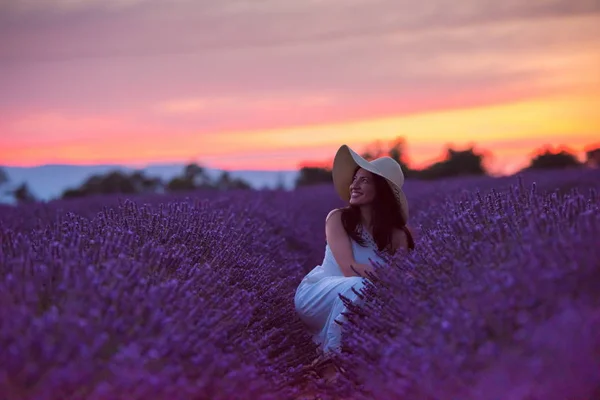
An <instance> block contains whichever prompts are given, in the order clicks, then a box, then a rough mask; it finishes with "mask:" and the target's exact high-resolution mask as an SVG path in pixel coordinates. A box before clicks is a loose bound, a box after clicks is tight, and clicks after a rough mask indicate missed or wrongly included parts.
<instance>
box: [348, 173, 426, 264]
mask: <svg viewBox="0 0 600 400" xmlns="http://www.w3.org/2000/svg"><path fill="white" fill-rule="evenodd" d="M356 171H358V168H357V169H356V170H355V171H354V174H355V175H356ZM373 178H374V183H375V199H374V200H373V205H372V214H371V218H372V223H373V239H374V240H375V244H376V245H377V248H378V249H379V251H387V252H388V253H390V252H391V248H392V238H393V233H394V229H395V228H397V229H402V230H403V231H404V232H405V233H406V236H407V238H408V248H409V249H411V250H412V249H414V248H415V241H414V238H413V236H412V233H411V232H410V230H409V229H408V227H407V226H406V221H405V220H404V218H402V214H401V213H400V210H399V208H398V203H397V202H396V197H395V196H394V192H392V188H391V187H390V185H389V184H388V183H387V180H386V179H385V178H383V177H381V176H379V175H376V174H373ZM341 217H342V224H343V226H344V229H345V230H346V232H347V233H348V235H349V236H350V238H352V239H353V240H354V241H356V242H357V243H358V244H360V245H361V246H364V245H365V241H364V240H363V238H362V237H361V235H360V208H359V207H358V206H354V205H349V206H347V207H344V208H343V209H342V215H341Z"/></svg>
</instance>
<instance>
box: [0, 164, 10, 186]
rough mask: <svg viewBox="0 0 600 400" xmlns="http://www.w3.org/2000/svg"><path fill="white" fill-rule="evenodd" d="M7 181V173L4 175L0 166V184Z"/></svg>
mask: <svg viewBox="0 0 600 400" xmlns="http://www.w3.org/2000/svg"><path fill="white" fill-rule="evenodd" d="M7 182H8V175H6V172H5V171H4V169H2V168H0V186H2V185H4V184H5V183H7Z"/></svg>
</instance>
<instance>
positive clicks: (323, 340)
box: [294, 230, 384, 353]
mask: <svg viewBox="0 0 600 400" xmlns="http://www.w3.org/2000/svg"><path fill="white" fill-rule="evenodd" d="M362 232H363V234H362V235H363V238H364V239H366V240H365V241H366V244H365V246H366V247H363V246H361V245H360V244H358V243H357V242H356V241H354V240H352V239H350V241H351V244H352V251H353V253H354V259H355V260H356V262H357V263H361V264H369V263H370V261H369V259H371V260H373V261H374V262H379V263H384V260H383V259H382V258H381V257H379V256H378V255H377V254H376V252H375V250H376V247H375V244H374V241H373V238H372V237H371V235H369V234H368V233H367V231H365V230H362ZM364 279H365V278H362V277H360V276H349V277H347V276H344V274H343V273H342V270H341V269H340V266H339V265H338V263H337V262H336V260H335V258H334V256H333V253H332V252H331V249H330V248H329V244H326V246H325V257H324V258H323V262H322V263H321V265H317V266H316V267H315V268H313V269H312V270H311V271H310V272H309V273H308V274H307V275H306V276H305V277H304V278H303V279H302V281H301V282H300V285H298V288H297V289H296V295H295V296H294V305H295V307H296V312H297V313H298V315H299V317H300V319H301V320H302V321H303V322H304V323H305V324H306V325H307V326H308V329H309V331H310V333H311V334H312V337H313V341H314V342H315V343H316V344H318V345H319V346H320V347H321V349H322V350H323V351H324V352H325V353H328V352H330V351H339V350H340V345H341V326H340V325H339V324H337V323H336V322H335V320H336V319H337V320H338V321H340V322H345V321H346V317H345V316H343V315H342V313H343V312H346V311H347V310H348V309H347V307H346V306H344V303H343V302H342V299H340V297H339V296H338V294H342V295H344V296H345V297H347V298H348V299H350V300H351V301H352V302H357V301H359V300H360V298H359V297H358V295H357V294H356V293H354V292H353V291H352V288H354V290H356V291H357V292H359V293H360V290H361V288H362V287H363V285H364Z"/></svg>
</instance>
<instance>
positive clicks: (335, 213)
mask: <svg viewBox="0 0 600 400" xmlns="http://www.w3.org/2000/svg"><path fill="white" fill-rule="evenodd" d="M343 211H344V209H343V208H334V209H333V210H331V211H329V214H327V216H326V217H325V222H328V221H329V219H330V218H331V217H334V219H339V218H341V217H342V212H343Z"/></svg>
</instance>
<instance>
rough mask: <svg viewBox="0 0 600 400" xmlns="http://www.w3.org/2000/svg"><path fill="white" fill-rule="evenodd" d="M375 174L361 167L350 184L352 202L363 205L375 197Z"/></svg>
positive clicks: (352, 203)
mask: <svg viewBox="0 0 600 400" xmlns="http://www.w3.org/2000/svg"><path fill="white" fill-rule="evenodd" d="M373 178H374V177H373V174H372V173H370V172H369V171H365V170H364V169H362V168H359V169H358V171H356V175H354V180H353V181H352V183H351V184H350V204H351V205H354V206H362V205H366V204H369V203H371V202H372V201H373V200H374V199H375V182H374V180H373Z"/></svg>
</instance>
